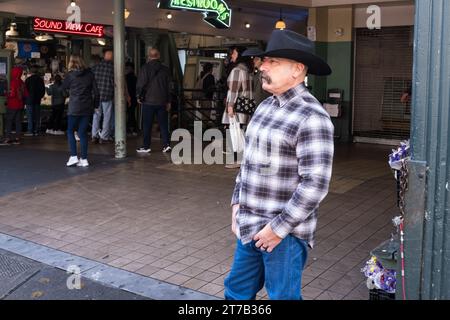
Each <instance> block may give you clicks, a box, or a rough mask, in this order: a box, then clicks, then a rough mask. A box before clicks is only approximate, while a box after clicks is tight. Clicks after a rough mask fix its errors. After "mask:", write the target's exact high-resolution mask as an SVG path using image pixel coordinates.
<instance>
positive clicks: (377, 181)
mask: <svg viewBox="0 0 450 320" xmlns="http://www.w3.org/2000/svg"><path fill="white" fill-rule="evenodd" d="M57 145H58V144H57V143H56V144H55V146H57ZM63 145H64V144H63V142H61V143H60V144H59V146H60V147H61V146H63ZM23 148H30V147H26V146H25V147H23ZM32 148H40V147H39V146H38V145H34V146H32ZM42 148H43V149H45V148H47V149H49V147H48V144H46V146H44V147H42ZM96 148H97V149H96ZM105 148H106V149H105ZM111 148H112V147H109V148H107V147H105V146H99V147H93V148H92V149H93V150H94V151H93V152H98V153H108V152H110V151H111V150H110V149H111ZM50 149H51V148H50ZM27 150H29V149H27ZM105 150H106V151H105ZM389 150H390V148H389V147H379V146H370V145H341V146H337V149H336V157H335V164H334V172H333V181H332V185H331V190H330V194H329V195H328V197H327V198H326V199H325V201H324V202H323V204H322V206H321V208H320V211H319V222H318V230H317V238H316V239H317V244H316V247H315V248H314V249H313V250H312V251H310V254H309V259H308V262H307V267H306V269H305V271H304V276H303V295H304V298H305V299H337V300H340V299H368V289H367V288H366V287H365V279H364V277H363V275H362V274H361V272H360V269H361V268H362V267H363V266H364V262H365V261H366V260H367V259H368V257H369V251H370V250H371V249H373V248H374V247H376V246H377V245H378V244H380V243H381V242H383V241H384V240H386V239H388V238H389V237H390V234H391V232H393V227H392V226H391V225H392V224H391V219H392V218H393V217H394V216H395V215H396V213H397V210H396V208H395V182H394V178H393V175H392V174H391V172H390V170H389V168H388V165H387V162H386V158H387V154H388V153H389ZM1 152H2V157H7V151H4V150H2V151H1ZM60 165H64V164H61V163H59V162H58V163H54V164H49V166H60ZM93 165H95V164H93ZM236 173H237V171H234V170H232V171H228V170H226V169H224V168H223V166H219V165H216V166H205V165H195V166H194V165H192V166H175V165H173V164H171V163H170V161H169V157H168V156H167V155H164V154H162V153H160V152H155V153H154V154H152V155H150V156H143V157H136V156H133V157H132V158H131V159H129V161H127V162H123V163H116V164H114V165H113V166H110V167H107V168H103V169H102V170H92V171H89V169H88V170H87V171H86V173H85V174H82V175H78V176H73V177H67V178H64V179H62V180H61V179H60V180H57V181H54V182H51V183H48V184H44V185H40V186H39V187H38V188H33V189H29V190H25V191H22V192H16V193H11V194H7V195H5V196H3V197H1V198H0V232H2V233H6V234H9V235H12V236H16V237H19V238H22V239H26V240H29V241H33V242H36V243H39V244H43V245H46V246H49V247H51V248H55V249H59V250H62V251H65V252H69V253H73V254H76V255H79V256H82V257H86V258H90V259H93V260H96V261H100V262H103V263H107V264H109V265H111V266H114V267H119V268H122V269H124V270H127V271H131V272H136V273H138V274H141V275H145V276H149V277H151V278H155V279H159V280H162V281H166V282H169V283H172V284H176V285H180V286H183V287H187V288H190V289H194V290H198V291H200V292H203V293H208V294H211V295H216V296H218V297H223V279H224V277H225V276H226V274H227V273H228V271H229V269H230V265H231V262H232V259H233V251H234V246H235V239H234V237H233V235H232V233H231V228H230V209H229V201H230V195H231V191H232V188H233V185H234V178H235V175H236ZM258 298H259V299H266V298H267V296H266V293H265V291H264V290H262V291H261V292H260V293H259V294H258Z"/></svg>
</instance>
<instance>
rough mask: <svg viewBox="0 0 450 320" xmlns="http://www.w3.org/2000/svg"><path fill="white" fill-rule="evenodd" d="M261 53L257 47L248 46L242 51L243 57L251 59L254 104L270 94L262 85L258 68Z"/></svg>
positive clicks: (260, 61) (257, 104)
mask: <svg viewBox="0 0 450 320" xmlns="http://www.w3.org/2000/svg"><path fill="white" fill-rule="evenodd" d="M262 53H263V51H262V50H261V49H259V48H250V49H247V50H245V51H244V52H243V53H242V55H243V56H244V57H250V58H251V59H252V61H253V99H254V100H255V104H256V106H259V104H260V103H261V102H263V101H264V100H265V99H267V98H268V97H270V96H271V94H270V93H269V92H267V91H266V90H264V89H263V87H262V79H261V72H260V70H259V68H260V67H261V65H262V59H261V57H260V55H261V54H262Z"/></svg>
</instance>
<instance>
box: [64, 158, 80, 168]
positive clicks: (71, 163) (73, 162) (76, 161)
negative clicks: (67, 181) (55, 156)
mask: <svg viewBox="0 0 450 320" xmlns="http://www.w3.org/2000/svg"><path fill="white" fill-rule="evenodd" d="M78 162H79V160H78V157H77V156H73V157H70V158H69V161H67V164H66V165H67V166H68V167H71V166H73V165H76V164H78Z"/></svg>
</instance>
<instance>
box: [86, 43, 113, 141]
mask: <svg viewBox="0 0 450 320" xmlns="http://www.w3.org/2000/svg"><path fill="white" fill-rule="evenodd" d="M92 71H93V73H94V75H95V81H96V83H97V86H98V90H99V93H100V102H99V105H96V106H95V113H94V117H93V119H92V137H91V138H92V142H94V143H96V142H99V143H109V142H112V121H113V114H114V110H113V108H114V64H113V51H112V50H111V49H106V50H104V59H103V61H102V62H100V63H99V64H97V65H96V66H94V67H93V69H92ZM102 116H103V123H102V128H101V129H100V121H101V118H102Z"/></svg>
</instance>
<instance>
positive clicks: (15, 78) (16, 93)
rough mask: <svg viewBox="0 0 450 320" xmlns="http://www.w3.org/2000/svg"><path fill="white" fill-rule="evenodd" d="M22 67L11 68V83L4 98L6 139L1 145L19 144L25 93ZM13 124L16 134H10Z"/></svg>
mask: <svg viewBox="0 0 450 320" xmlns="http://www.w3.org/2000/svg"><path fill="white" fill-rule="evenodd" d="M22 74H23V69H22V68H21V67H14V68H12V70H11V84H10V90H9V92H8V96H7V100H6V107H7V109H6V139H5V140H4V141H2V142H1V143H0V145H2V146H7V145H11V144H20V138H19V137H20V134H21V132H22V110H23V107H24V96H25V95H26V87H25V83H24V82H23V81H22V79H21V77H22ZM13 124H15V126H16V134H15V135H13V134H12V127H13Z"/></svg>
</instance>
